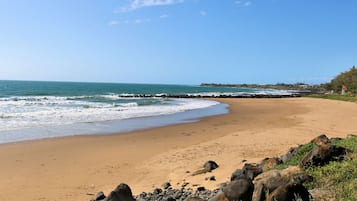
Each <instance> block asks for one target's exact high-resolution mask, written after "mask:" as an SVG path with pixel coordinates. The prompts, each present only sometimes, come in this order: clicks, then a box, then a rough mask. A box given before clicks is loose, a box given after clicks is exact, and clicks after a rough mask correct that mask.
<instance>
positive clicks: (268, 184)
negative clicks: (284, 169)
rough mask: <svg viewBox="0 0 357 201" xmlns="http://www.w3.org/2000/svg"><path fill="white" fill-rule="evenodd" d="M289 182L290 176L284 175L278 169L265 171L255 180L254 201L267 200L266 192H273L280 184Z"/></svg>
mask: <svg viewBox="0 0 357 201" xmlns="http://www.w3.org/2000/svg"><path fill="white" fill-rule="evenodd" d="M287 182H288V178H287V177H282V175H281V174H280V172H279V171H278V170H271V171H267V172H263V173H262V174H260V175H259V176H257V177H256V178H255V179H254V181H253V183H254V187H255V188H254V192H253V196H252V201H265V200H266V192H268V193H270V192H273V191H274V190H275V189H276V188H278V187H279V186H280V185H284V184H286V183H287Z"/></svg>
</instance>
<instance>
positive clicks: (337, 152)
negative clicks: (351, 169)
mask: <svg viewBox="0 0 357 201" xmlns="http://www.w3.org/2000/svg"><path fill="white" fill-rule="evenodd" d="M350 152H351V151H350V150H347V149H346V148H343V147H339V146H333V145H329V144H322V145H320V146H317V147H314V148H313V149H312V150H311V151H309V152H308V153H306V154H305V156H304V157H303V158H302V159H301V161H300V167H302V168H309V167H316V166H323V165H325V164H327V163H329V162H330V161H341V160H343V159H344V158H345V157H346V155H347V154H348V153H350Z"/></svg>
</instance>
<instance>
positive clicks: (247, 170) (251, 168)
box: [231, 163, 263, 181]
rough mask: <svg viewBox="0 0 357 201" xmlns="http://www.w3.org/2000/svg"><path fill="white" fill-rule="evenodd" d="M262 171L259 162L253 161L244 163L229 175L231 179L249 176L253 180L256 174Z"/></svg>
mask: <svg viewBox="0 0 357 201" xmlns="http://www.w3.org/2000/svg"><path fill="white" fill-rule="evenodd" d="M262 172H263V169H262V168H261V166H260V165H259V164H255V163H246V164H244V166H243V168H242V169H237V170H236V171H234V172H233V173H232V175H231V181H234V180H238V179H242V178H249V179H251V180H253V179H254V178H255V177H256V176H258V175H259V174H260V173H262Z"/></svg>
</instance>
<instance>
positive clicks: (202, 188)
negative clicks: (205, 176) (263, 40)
mask: <svg viewBox="0 0 357 201" xmlns="http://www.w3.org/2000/svg"><path fill="white" fill-rule="evenodd" d="M197 190H198V191H204V190H206V188H205V187H203V186H200V187H198V188H197Z"/></svg>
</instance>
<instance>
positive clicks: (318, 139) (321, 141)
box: [311, 134, 331, 145]
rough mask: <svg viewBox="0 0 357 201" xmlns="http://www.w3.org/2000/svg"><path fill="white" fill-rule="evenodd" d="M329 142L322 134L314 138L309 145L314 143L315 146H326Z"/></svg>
mask: <svg viewBox="0 0 357 201" xmlns="http://www.w3.org/2000/svg"><path fill="white" fill-rule="evenodd" d="M330 142H331V141H330V139H328V137H327V136H326V135H324V134H322V135H320V136H317V137H316V138H314V139H313V140H311V143H315V144H317V145H322V144H328V143H330Z"/></svg>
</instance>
